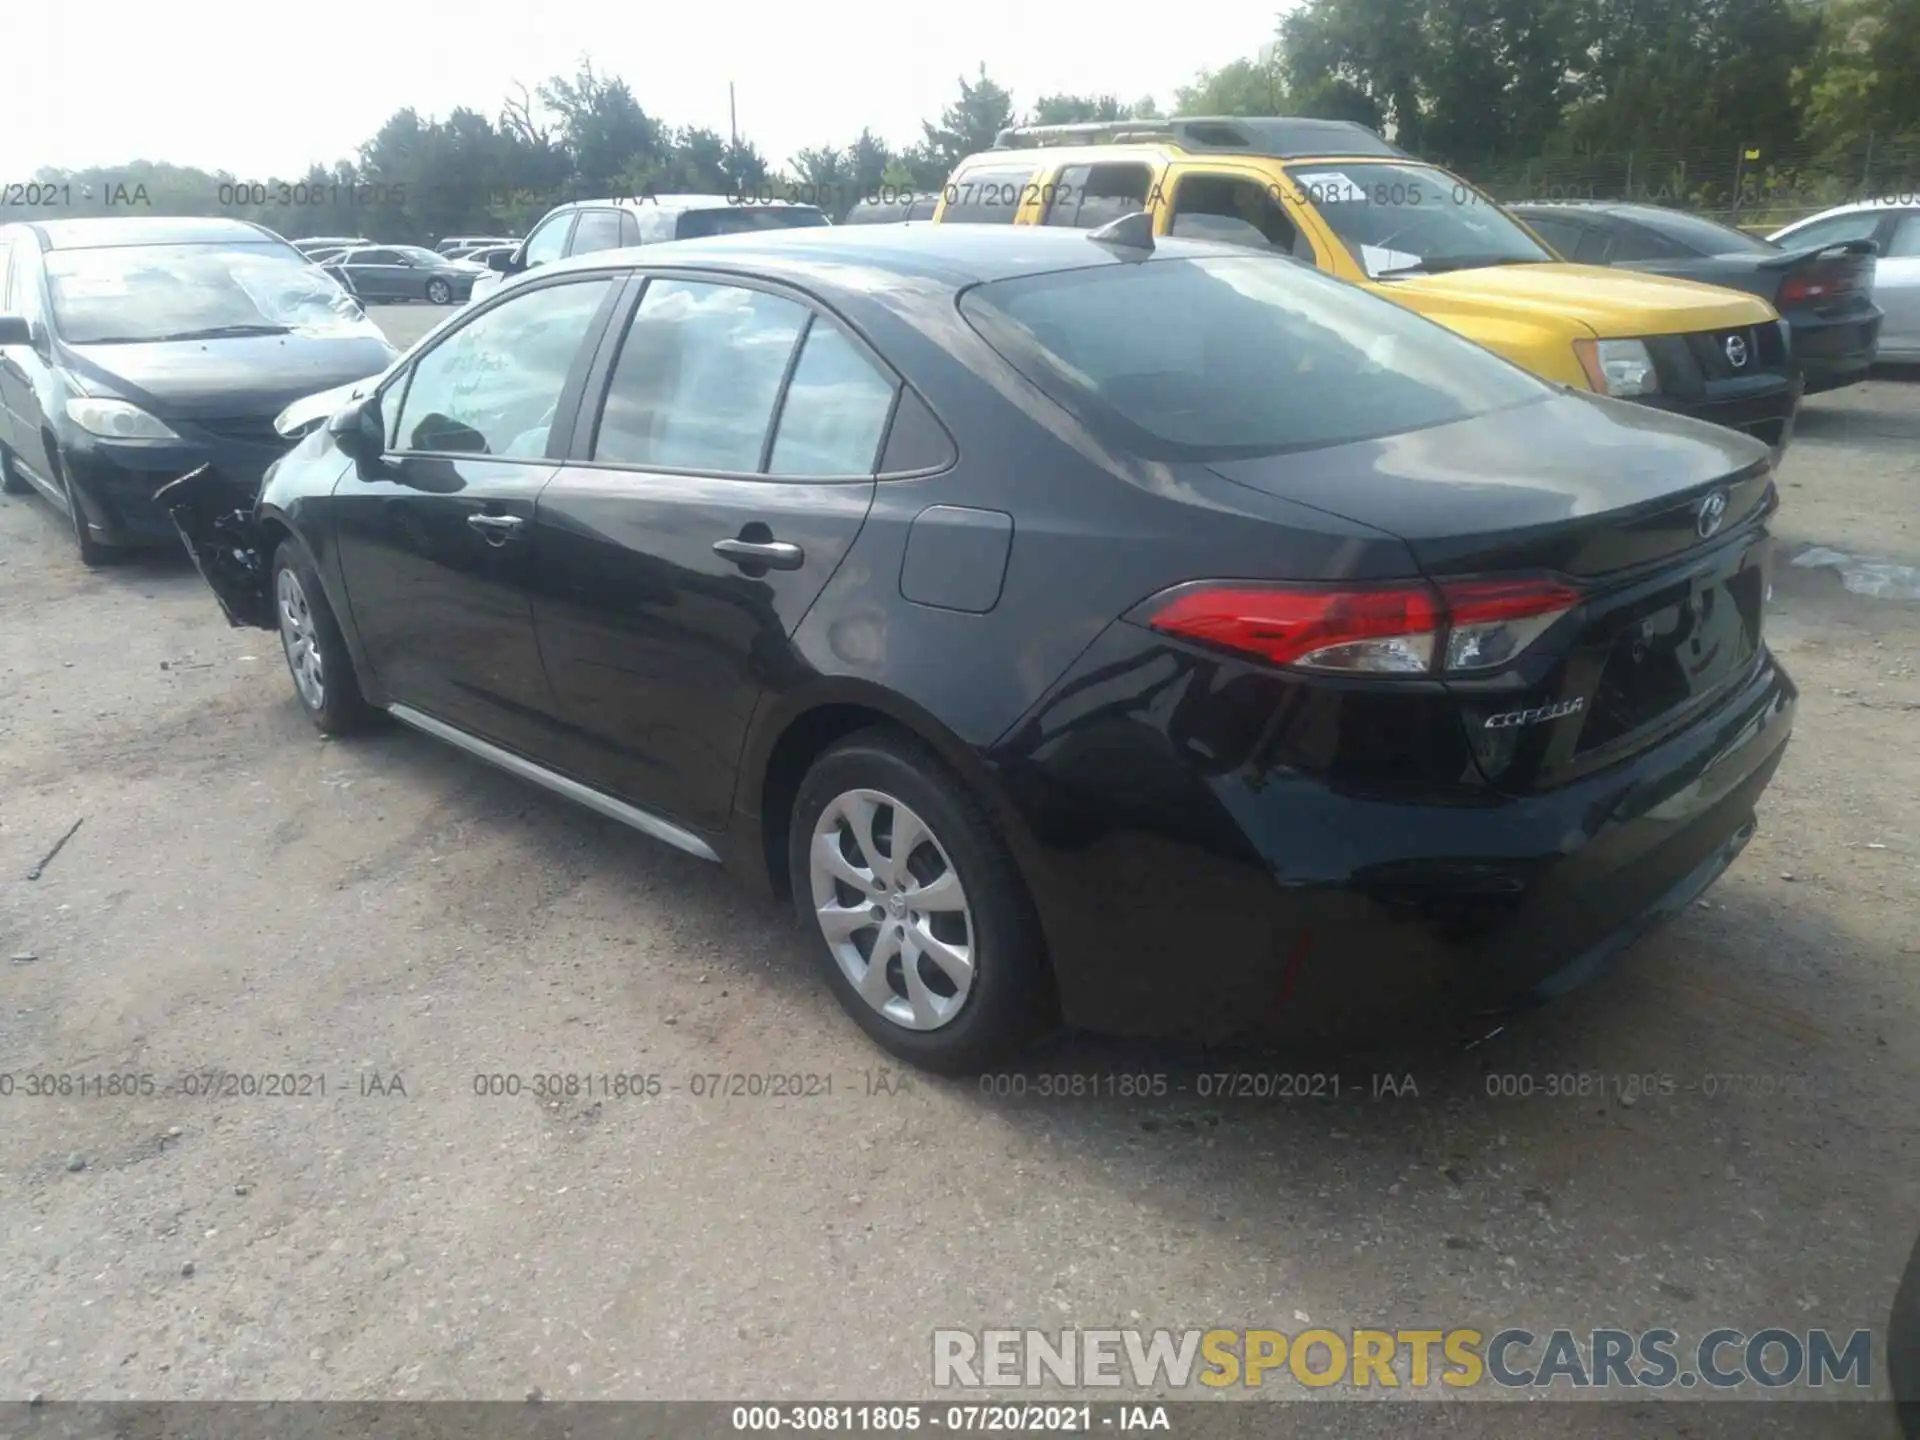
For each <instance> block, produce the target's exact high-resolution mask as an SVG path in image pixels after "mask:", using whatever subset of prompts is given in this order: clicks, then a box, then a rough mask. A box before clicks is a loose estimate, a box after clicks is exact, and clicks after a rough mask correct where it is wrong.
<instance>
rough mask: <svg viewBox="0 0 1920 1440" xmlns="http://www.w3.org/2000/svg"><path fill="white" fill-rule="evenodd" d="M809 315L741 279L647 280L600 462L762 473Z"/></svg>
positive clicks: (597, 440)
mask: <svg viewBox="0 0 1920 1440" xmlns="http://www.w3.org/2000/svg"><path fill="white" fill-rule="evenodd" d="M806 320H807V312H806V310H804V309H803V308H802V307H800V306H799V305H796V304H795V303H794V302H793V301H791V300H783V299H781V298H780V297H779V296H777V295H768V294H766V293H764V292H762V291H759V290H745V289H741V288H740V287H739V286H736V285H710V284H705V283H702V282H696V281H689V280H654V281H651V282H649V283H648V285H647V290H646V294H644V295H643V296H642V297H641V300H640V307H639V309H637V310H636V311H635V312H634V316H633V324H632V325H631V326H629V327H628V329H627V334H626V338H625V339H624V340H623V341H622V342H621V345H620V356H619V358H618V359H617V360H616V361H615V362H614V367H613V378H612V380H611V382H610V383H609V385H608V387H607V400H606V405H605V408H604V409H603V410H602V412H601V415H600V425H599V430H598V433H597V434H596V435H595V437H594V445H593V458H594V459H595V460H599V461H603V462H606V463H608V464H614V465H647V466H654V467H658V468H662V469H669V470H719V471H727V472H734V473H740V472H744V473H748V474H752V473H756V472H758V471H759V469H760V455H761V451H762V449H763V448H764V447H765V444H766V438H767V427H768V426H769V425H770V424H771V423H772V421H773V402H774V399H775V397H776V396H778V394H779V393H780V382H781V380H782V379H783V378H784V377H785V375H786V373H787V361H788V360H789V358H791V356H792V354H793V346H794V342H795V341H796V340H798V339H799V338H800V330H801V328H802V326H804V325H805V323H806Z"/></svg>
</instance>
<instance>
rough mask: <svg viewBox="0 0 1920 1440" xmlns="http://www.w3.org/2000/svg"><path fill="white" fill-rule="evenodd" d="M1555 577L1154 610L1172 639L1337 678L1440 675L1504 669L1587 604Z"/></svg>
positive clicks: (1196, 600)
mask: <svg viewBox="0 0 1920 1440" xmlns="http://www.w3.org/2000/svg"><path fill="white" fill-rule="evenodd" d="M1580 599H1581V596H1580V592H1579V591H1578V590H1575V589H1573V588H1572V587H1571V586H1568V585H1564V584H1561V583H1560V582H1559V581H1555V580H1544V579H1532V578H1524V579H1512V580H1453V581H1447V582H1445V583H1443V584H1440V585H1438V586H1435V585H1430V584H1428V583H1426V582H1425V581H1413V582H1405V583H1396V584H1391V585H1378V586H1368V587H1366V588H1344V587H1329V586H1323V585H1250V584H1230V583H1221V584H1205V583H1202V584H1197V585H1183V586H1180V587H1178V588H1177V589H1175V590H1173V591H1171V592H1169V593H1168V594H1167V595H1166V596H1164V597H1163V598H1162V599H1161V600H1160V601H1159V602H1158V603H1155V604H1152V605H1150V606H1149V607H1148V609H1147V612H1146V614H1145V615H1144V617H1142V618H1143V619H1144V621H1145V623H1146V624H1147V625H1149V626H1150V627H1152V628H1153V629H1155V630H1158V631H1160V632H1161V633H1163V634H1167V635H1177V636H1180V637H1181V638H1183V639H1187V640H1197V641H1200V642H1202V643H1204V644H1208V645H1217V646H1219V647H1221V648H1222V649H1227V650H1235V651H1238V652H1240V653H1241V654H1245V655H1253V656H1257V657H1258V658H1260V659H1262V660H1266V661H1268V662H1270V663H1272V664H1275V665H1288V666H1292V667H1294V668H1296V669H1302V670H1320V671H1327V672H1332V673H1338V674H1368V675H1439V674H1455V673H1463V672H1471V671H1475V670H1487V669H1492V668H1493V667H1495V666H1499V665H1505V664H1507V663H1509V662H1510V661H1512V660H1513V659H1514V658H1515V657H1516V656H1518V655H1519V654H1520V653H1521V652H1522V651H1523V650H1525V649H1526V648H1527V647H1528V646H1529V645H1531V644H1532V643H1533V642H1534V641H1535V640H1537V639H1539V638H1540V636H1541V635H1542V634H1544V633H1545V632H1546V630H1547V628H1548V627H1549V626H1551V625H1552V624H1553V623H1554V621H1556V620H1558V619H1559V618H1560V617H1561V616H1562V615H1564V614H1566V613H1567V611H1569V610H1571V609H1572V608H1573V607H1574V606H1576V605H1578V604H1579V603H1580Z"/></svg>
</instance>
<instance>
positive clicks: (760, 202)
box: [555, 194, 820, 210]
mask: <svg viewBox="0 0 1920 1440" xmlns="http://www.w3.org/2000/svg"><path fill="white" fill-rule="evenodd" d="M596 206H597V207H599V208H601V209H607V208H612V209H615V210H645V209H648V208H650V207H657V208H659V209H662V210H737V209H741V208H743V207H744V208H750V209H754V210H781V209H788V210H818V209H819V208H820V207H819V206H818V205H809V204H806V203H804V202H799V201H793V200H775V199H771V198H768V199H762V198H761V197H760V196H758V195H751V194H750V195H746V196H741V195H610V196H607V197H605V198H604V199H599V200H571V201H568V202H567V204H565V205H561V206H557V207H555V208H557V209H561V210H587V209H591V208H594V207H596Z"/></svg>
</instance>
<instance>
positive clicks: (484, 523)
mask: <svg viewBox="0 0 1920 1440" xmlns="http://www.w3.org/2000/svg"><path fill="white" fill-rule="evenodd" d="M526 523H527V522H526V520H525V518H524V517H522V516H519V515H469V516H467V524H469V525H471V526H472V527H473V528H474V529H476V530H478V531H479V532H480V533H481V534H482V535H484V536H486V537H487V543H488V544H489V545H504V544H506V543H507V541H509V540H515V539H518V538H519V535H520V530H521V527H522V526H524V525H525V524H526Z"/></svg>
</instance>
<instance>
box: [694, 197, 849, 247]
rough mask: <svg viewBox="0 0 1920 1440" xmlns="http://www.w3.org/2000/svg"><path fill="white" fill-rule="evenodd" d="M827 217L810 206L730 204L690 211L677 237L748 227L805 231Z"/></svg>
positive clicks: (733, 232) (732, 232)
mask: <svg viewBox="0 0 1920 1440" xmlns="http://www.w3.org/2000/svg"><path fill="white" fill-rule="evenodd" d="M826 223H827V217H826V215H825V213H823V212H822V211H819V210H816V209H814V208H813V207H812V206H811V205H768V206H764V207H762V206H754V205H729V206H727V208H726V209H724V210H721V209H713V210H688V211H686V212H685V213H684V214H682V215H681V217H680V225H679V228H678V229H677V230H676V231H675V232H674V239H676V240H698V239H700V238H702V237H703V236H707V235H738V234H740V233H742V232H743V231H748V230H804V229H809V228H811V227H813V226H815V225H824V224H826Z"/></svg>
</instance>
